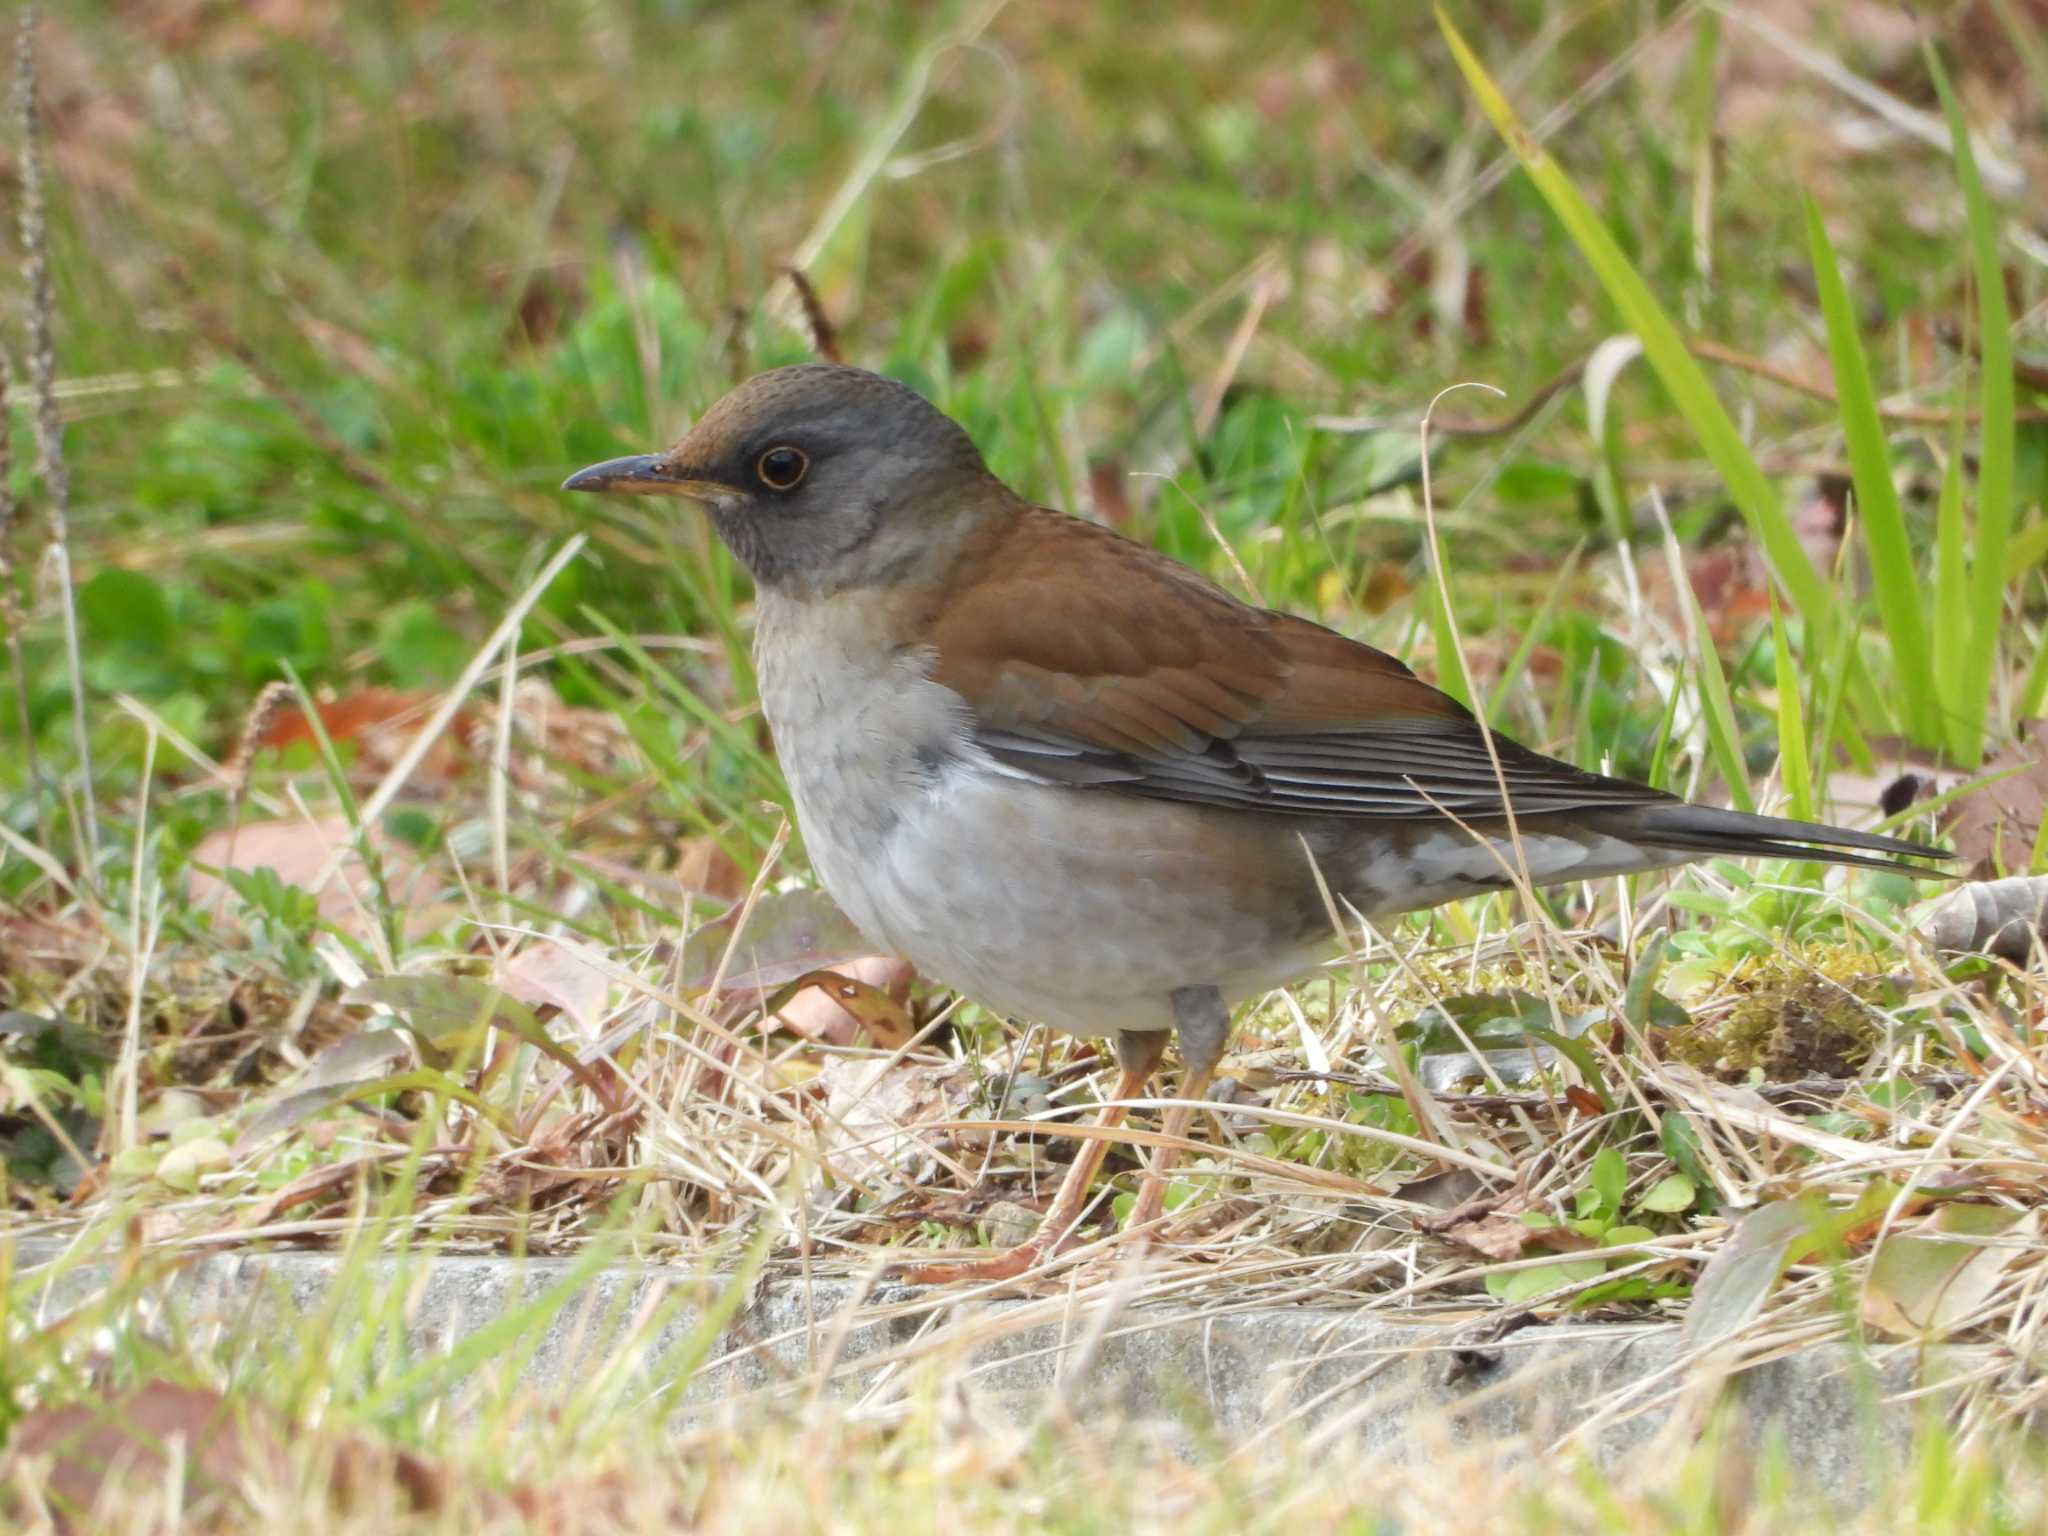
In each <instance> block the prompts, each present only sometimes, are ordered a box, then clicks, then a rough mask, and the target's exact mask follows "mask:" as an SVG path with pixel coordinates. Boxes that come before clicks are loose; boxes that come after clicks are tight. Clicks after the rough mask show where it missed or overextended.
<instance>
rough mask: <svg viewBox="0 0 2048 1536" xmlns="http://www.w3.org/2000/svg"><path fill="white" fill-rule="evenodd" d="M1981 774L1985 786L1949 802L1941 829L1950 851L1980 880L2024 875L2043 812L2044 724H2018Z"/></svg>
mask: <svg viewBox="0 0 2048 1536" xmlns="http://www.w3.org/2000/svg"><path fill="white" fill-rule="evenodd" d="M1983 776H1984V778H1985V780H1986V782H1984V783H1981V784H1979V785H1977V787H1975V788H1974V789H1967V790H1964V791H1963V792H1962V793H1961V794H1960V795H1958V796H1957V797H1956V798H1955V799H1954V800H1952V801H1950V802H1949V809H1948V814H1947V818H1946V826H1947V829H1948V833H1949V835H1950V836H1951V837H1952V838H1954V839H1955V845H1956V852H1957V853H1959V854H1961V855H1962V856H1963V857H1964V858H1966V859H1968V860H1970V861H1971V864H1970V873H1971V874H1973V875H1975V876H1976V877H1977V878H1978V879H1980V880H1989V879H1994V878H1996V877H1997V876H1999V875H2003V874H2015V875H2023V874H2026V873H2027V864H2028V861H2029V859H2031V858H2032V856H2033V851H2034V844H2035V841H2036V839H2038V838H2039V836H2040V834H2041V820H2042V817H2043V815H2044V814H2048V720H2028V721H2024V722H2022V723H2021V725H2020V728H2019V731H2018V734H2017V735H2016V736H2015V737H2014V739H2013V741H2012V743H2011V745H2009V746H2008V747H2006V749H2005V750H2004V751H2003V752H1999V753H1997V754H1995V755H1994V756H1993V757H1992V758H1991V759H1990V761H1988V762H1987V763H1985V765H1984V775H1983Z"/></svg>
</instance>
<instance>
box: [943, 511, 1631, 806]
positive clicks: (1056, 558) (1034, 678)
mask: <svg viewBox="0 0 2048 1536" xmlns="http://www.w3.org/2000/svg"><path fill="white" fill-rule="evenodd" d="M928 639H929V641H930V643H931V645H932V646H933V647H934V649H935V650H936V652H937V654H938V657H939V662H938V665H937V668H936V670H935V673H934V676H935V677H936V679H937V680H938V681H939V682H942V683H944V684H946V685H947V686H948V687H950V688H952V689H953V690H954V691H955V692H957V693H959V694H960V695H961V697H962V698H964V699H965V700H966V701H967V704H968V706H969V708H970V709H971V710H972V712H973V715H974V720H975V735H976V739H977V741H978V742H979V744H980V745H981V746H982V747H983V748H984V749H985V750H986V751H987V752H988V753H989V754H990V755H991V756H992V757H993V758H995V759H996V761H997V762H999V763H1001V764H1002V765H1003V766H1004V767H1005V768H1007V769H1009V770H1010V771H1011V772H1014V773H1018V774H1022V775H1025V776H1028V777H1031V778H1036V779H1040V780H1043V781H1045V782H1048V783H1058V784H1070V785H1076V786H1099V787H1103V788H1109V789H1114V790H1120V791H1122V792H1124V793H1129V794H1140V795H1146V796H1150V797H1153V798H1160V799H1172V800H1187V801H1196V802H1201V803H1205V804H1212V805H1225V806H1237V807H1242V808H1244V809H1248V810H1270V811H1288V812H1295V813H1300V812H1312V813H1315V812H1319V813H1322V814H1327V815H1332V816H1415V815H1426V814H1429V813H1430V812H1431V811H1432V810H1433V809H1441V810H1444V811H1448V812H1450V813H1452V814H1454V815H1456V816H1459V817H1461V818H1464V817H1487V816H1498V815H1499V814H1501V795H1500V776H1496V773H1495V771H1494V767H1493V763H1492V761H1491V759H1490V758H1489V757H1488V755H1487V751H1486V746H1485V742H1484V740H1483V738H1482V737H1481V734H1480V731H1479V728H1478V726H1477V725H1476V724H1475V723H1474V722H1473V719H1472V717H1471V715H1470V714H1469V713H1468V712H1467V711H1466V710H1465V708H1464V707H1463V706H1462V705H1460V704H1459V703H1457V701H1456V700H1454V699H1452V698H1451V697H1450V696H1449V695H1447V694H1445V693H1443V692H1441V691H1440V690H1438V689H1436V688H1433V687H1431V686H1430V685H1429V684H1428V683H1425V682H1423V681H1422V680H1421V679H1420V678H1418V677H1416V676H1415V674H1414V673H1412V672H1410V671H1409V670H1408V668H1407V667H1405V666H1404V665H1402V664H1401V663H1400V662H1399V661H1397V660H1396V659H1395V658H1393V657H1392V656H1389V655H1387V654H1386V653H1385V652H1383V651H1376V650H1374V649H1373V648H1372V647H1371V646H1367V645H1361V644H1359V643H1358V642H1357V641H1354V640H1347V639H1345V638H1344V637H1343V636H1342V635H1339V634H1337V633H1336V632H1334V631H1333V630H1328V629H1325V628H1323V627H1322V626H1321V625H1318V624H1311V623H1309V622H1308V621H1307V620H1305V619H1297V618H1292V617H1289V616H1288V615H1286V614H1280V613H1273V612H1270V611H1267V610H1265V609H1260V608H1253V607H1250V606H1248V605H1246V604H1244V603H1240V602H1238V601H1237V600H1236V599H1235V598H1232V597H1230V596H1229V595H1228V594H1226V593H1224V592H1223V591H1221V590H1220V589H1218V588H1217V587H1215V586H1213V585H1212V584H1210V583H1209V582H1208V581H1206V580H1204V579H1203V578H1202V577H1200V576H1198V575H1196V574H1195V573H1194V572H1193V571H1191V570H1189V569H1188V568H1187V567H1186V566H1183V565H1180V564H1178V563H1176V562H1174V561H1172V560H1169V559H1167V558H1165V557H1164V556H1162V555H1159V554H1157V553H1155V552H1154V551H1152V550H1148V549H1145V548H1143V547H1142V546H1139V545H1136V544H1132V543H1130V542H1129V541H1128V540H1125V539H1121V538H1118V537H1117V536H1116V535H1114V534H1112V533H1110V532H1108V531H1107V530H1106V529H1102V528H1099V527H1097V526H1095V525H1094V524H1092V523H1085V522H1082V521H1080V520H1079V519H1076V518H1070V517H1066V516H1064V515H1062V514H1060V513H1056V512H1047V511H1043V510H1037V509H1034V510H1033V511H1032V512H1030V513H1028V514H1027V515H1026V516H1024V517H1023V518H1022V519H1021V520H1020V521H1019V522H1018V523H1017V524H1016V525H1015V526H1014V527H1013V528H1012V529H1010V530H1009V531H1007V532H1006V533H1005V534H1004V535H1003V537H1002V538H1001V539H999V540H997V541H995V542H994V543H993V544H991V545H990V546H989V547H988V548H986V549H985V550H983V551H982V552H981V554H980V556H979V557H978V558H977V560H976V561H975V568H974V570H973V571H972V572H971V573H967V574H966V575H965V579H963V580H960V581H958V582H956V583H955V584H954V585H953V586H952V588H951V595H950V596H949V597H948V598H947V599H946V601H945V602H944V603H943V605H942V606H941V608H940V609H939V611H938V613H937V614H936V616H935V617H934V619H933V621H932V623H931V625H930V628H929V631H928ZM1494 741H1495V744H1496V746H1497V748H1498V750H1499V753H1500V758H1501V770H1502V774H1501V776H1504V777H1505V778H1506V780H1507V784H1508V788H1509V791H1510V793H1511V794H1512V796H1513V799H1514V805H1515V809H1516V811H1517V812H1518V813H1520V814H1524V815H1533V814H1539V813H1544V812H1551V811H1563V810H1579V809H1590V808H1615V807H1621V806H1633V805H1642V804H1645V803H1650V802H1661V801H1667V800H1669V799H1670V798H1671V797H1669V796H1667V795H1665V794H1663V793H1661V792H1660V791H1657V790H1653V789H1648V788H1646V787H1644V786H1642V785H1637V784H1630V783H1627V782H1626V781H1623V780H1618V779H1609V778H1604V777H1602V776H1600V775H1598V774H1592V773H1587V772H1584V771H1583V770H1581V769H1578V768H1574V767H1572V766H1571V765H1570V764H1568V763H1562V762H1558V761H1556V760H1554V759H1551V758H1547V757H1543V756H1541V755H1540V754H1538V753H1535V752H1531V751H1529V750H1528V749H1526V748H1524V747H1520V746H1517V745H1516V744H1515V743H1513V742H1511V741H1508V740H1507V739H1506V738H1504V737H1502V736H1500V735H1498V734H1497V733H1496V735H1495V737H1494Z"/></svg>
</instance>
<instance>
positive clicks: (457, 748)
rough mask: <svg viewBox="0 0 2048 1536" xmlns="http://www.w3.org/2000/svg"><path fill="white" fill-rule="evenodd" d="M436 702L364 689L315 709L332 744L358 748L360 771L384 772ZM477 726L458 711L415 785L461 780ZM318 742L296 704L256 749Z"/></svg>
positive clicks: (414, 694)
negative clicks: (469, 746) (456, 778)
mask: <svg viewBox="0 0 2048 1536" xmlns="http://www.w3.org/2000/svg"><path fill="white" fill-rule="evenodd" d="M436 699H437V696H436V695H435V694H433V693H430V692H427V691H424V690H401V689H397V688H359V689H357V690H356V691H355V692H354V693H347V694H343V695H342V696H341V697H340V698H338V699H321V700H318V701H316V702H315V704H314V706H313V707H314V710H315V711H316V712H317V713H318V714H319V716H320V726H321V729H322V730H324V731H325V732H326V733H327V738H328V740H330V741H333V742H337V743H338V742H344V741H347V742H354V743H355V744H356V746H357V748H358V756H357V764H358V766H359V767H362V768H364V769H366V770H374V771H378V772H381V771H382V769H384V768H385V767H388V766H389V765H390V764H391V762H392V761H393V760H394V759H395V758H396V757H397V755H398V753H399V752H401V751H403V750H404V748H405V745H406V743H407V742H409V741H410V740H411V739H412V736H413V733H414V732H415V731H416V730H418V729H419V726H420V723H421V722H422V721H424V720H425V719H426V716H427V713H428V711H429V710H431V709H432V708H433V707H434V704H435V702H436ZM473 723H474V722H473V721H472V720H471V719H470V718H469V717H468V716H467V715H466V714H465V713H464V712H462V711H458V712H457V713H456V716H455V720H454V723H453V724H452V726H451V727H450V729H448V730H446V731H443V732H442V733H441V735H440V736H439V737H437V738H436V739H435V741H434V744H433V746H431V747H430V748H428V749H427V755H426V757H425V758H423V759H422V760H421V762H420V765H419V767H418V768H417V769H416V770H415V771H414V774H413V777H414V779H415V780H416V781H418V782H420V783H427V784H435V783H439V784H445V783H447V782H449V781H450V780H452V779H454V778H455V777H456V776H457V775H458V774H460V773H461V772H462V770H463V768H464V767H465V766H466V765H467V763H468V757H469V754H468V752H467V751H466V750H465V748H464V746H463V743H464V742H465V741H467V740H469V739H470V729H471V726H472V725H473ZM315 740H316V738H315V736H314V733H313V727H312V724H311V722H309V721H308V720H307V719H306V714H305V711H304V710H302V709H301V708H300V707H299V706H298V704H297V703H296V702H293V703H289V704H286V705H285V706H284V707H283V708H282V709H280V710H278V711H277V713H276V714H275V715H273V716H272V717H271V718H270V720H269V721H268V722H267V723H266V724H265V726H264V729H263V731H262V733H261V734H260V735H258V736H257V738H256V740H255V742H254V745H255V746H257V747H288V746H290V745H292V744H293V743H294V742H300V741H303V742H307V743H313V742H315Z"/></svg>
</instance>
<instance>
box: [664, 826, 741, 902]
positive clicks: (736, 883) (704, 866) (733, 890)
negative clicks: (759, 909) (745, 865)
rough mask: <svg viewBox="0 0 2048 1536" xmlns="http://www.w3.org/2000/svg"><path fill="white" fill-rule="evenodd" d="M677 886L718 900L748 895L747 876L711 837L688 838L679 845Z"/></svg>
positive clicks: (737, 898) (731, 899)
mask: <svg viewBox="0 0 2048 1536" xmlns="http://www.w3.org/2000/svg"><path fill="white" fill-rule="evenodd" d="M676 883H677V884H678V885H681V886H683V887H684V888H685V889H687V890H692V891H698V892H700V893H702V894H703V895H706V896H710V897H712V898H714V899H715V900H718V901H737V900H739V899H740V897H742V896H744V895H745V894H746V893H747V877H746V875H745V873H744V872H743V871H742V870H741V869H740V867H739V865H737V864H735V863H734V862H733V861H732V856H731V855H730V854H728V853H727V852H726V851H725V850H724V849H723V848H721V847H719V845H718V840H717V839H716V838H711V837H686V838H684V839H683V840H682V842H681V843H679V844H677V845H676Z"/></svg>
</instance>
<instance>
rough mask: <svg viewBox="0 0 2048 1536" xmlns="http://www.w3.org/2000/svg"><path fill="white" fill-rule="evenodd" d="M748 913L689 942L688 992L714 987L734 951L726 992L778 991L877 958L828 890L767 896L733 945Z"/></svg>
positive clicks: (685, 958) (736, 913) (734, 914)
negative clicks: (812, 974)
mask: <svg viewBox="0 0 2048 1536" xmlns="http://www.w3.org/2000/svg"><path fill="white" fill-rule="evenodd" d="M742 910H743V909H742V908H739V907H735V908H734V909H733V910H732V911H731V912H728V913H727V914H726V915H725V916H724V917H721V918H719V919H718V920H717V921H716V922H710V923H706V924H704V926H703V927H701V928H698V929H696V930H694V931H693V932H692V933H691V934H690V936H689V937H688V938H687V939H685V940H684V941H683V955H682V964H681V966H680V974H681V978H682V985H683V986H684V987H685V988H688V989H701V988H704V987H707V986H709V985H710V984H711V981H712V978H713V977H715V976H716V975H717V974H718V967H719V965H720V963H721V962H723V961H724V960H725V955H726V950H727V948H728V946H730V947H731V949H732V960H731V963H730V964H729V965H728V966H727V967H726V971H725V980H724V983H723V986H724V990H725V991H727V992H740V993H746V992H761V993H767V992H772V991H773V990H774V989H775V988H777V987H780V986H782V985H783V984H784V983H786V982H791V981H795V980H796V979H797V977H799V976H801V975H803V974H804V972H806V971H815V970H819V969H821V968H822V967H825V966H830V965H838V964H840V963H842V962H845V961H850V960H857V959H859V958H860V957H861V956H863V955H869V954H872V953H874V948H875V947H874V945H873V944H871V943H869V942H868V941H867V940H866V939H864V938H862V937H861V936H860V931H859V930H858V929H857V928H855V927H854V926H853V923H852V921H851V920H849V919H848V917H847V916H846V914H845V913H844V912H841V911H840V910H839V908H838V907H836V906H834V905H833V903H832V898H831V897H829V896H827V895H826V894H825V893H824V892H823V891H790V892H787V893H784V894H779V895H773V896H763V897H762V898H761V899H760V900H759V901H757V902H755V903H754V910H753V911H752V912H750V913H747V914H746V917H747V926H746V930H745V931H744V932H743V933H741V934H740V937H739V942H738V943H737V944H733V942H732V933H733V928H734V926H735V925H736V924H737V923H738V922H739V919H740V915H741V912H742Z"/></svg>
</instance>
